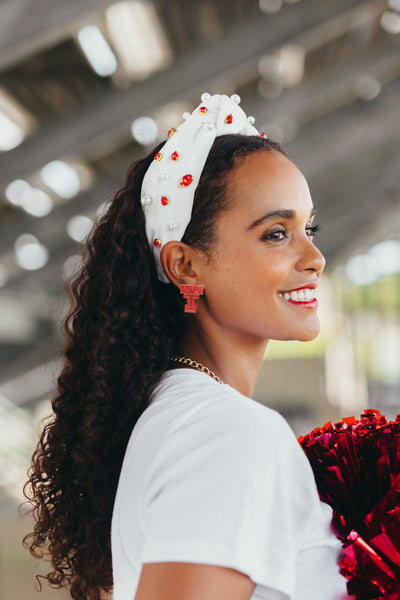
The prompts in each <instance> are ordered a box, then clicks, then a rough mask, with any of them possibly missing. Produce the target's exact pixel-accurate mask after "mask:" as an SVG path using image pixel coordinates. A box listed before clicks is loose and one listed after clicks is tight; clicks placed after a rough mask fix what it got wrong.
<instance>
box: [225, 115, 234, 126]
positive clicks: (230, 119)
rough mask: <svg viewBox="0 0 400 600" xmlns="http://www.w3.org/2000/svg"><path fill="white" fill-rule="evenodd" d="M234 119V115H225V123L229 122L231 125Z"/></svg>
mask: <svg viewBox="0 0 400 600" xmlns="http://www.w3.org/2000/svg"><path fill="white" fill-rule="evenodd" d="M232 121H233V117H232V115H227V116H226V117H225V123H228V125H230V124H231V123H232Z"/></svg>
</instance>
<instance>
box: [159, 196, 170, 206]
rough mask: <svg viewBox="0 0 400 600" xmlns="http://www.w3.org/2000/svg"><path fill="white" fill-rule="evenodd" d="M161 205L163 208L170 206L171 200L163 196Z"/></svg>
mask: <svg viewBox="0 0 400 600" xmlns="http://www.w3.org/2000/svg"><path fill="white" fill-rule="evenodd" d="M161 204H162V205H163V206H167V204H169V200H168V198H167V196H161Z"/></svg>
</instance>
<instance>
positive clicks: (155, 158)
mask: <svg viewBox="0 0 400 600" xmlns="http://www.w3.org/2000/svg"><path fill="white" fill-rule="evenodd" d="M161 159H162V154H161V152H156V153H155V155H154V160H161Z"/></svg>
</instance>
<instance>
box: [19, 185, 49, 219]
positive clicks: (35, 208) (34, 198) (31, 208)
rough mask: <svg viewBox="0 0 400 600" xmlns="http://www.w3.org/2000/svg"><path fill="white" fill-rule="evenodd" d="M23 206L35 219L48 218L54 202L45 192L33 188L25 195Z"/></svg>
mask: <svg viewBox="0 0 400 600" xmlns="http://www.w3.org/2000/svg"><path fill="white" fill-rule="evenodd" d="M21 206H22V208H23V209H24V210H25V211H26V212H27V213H29V214H30V215H32V216H33V217H46V216H47V215H48V214H49V213H50V212H51V210H52V208H53V200H52V199H51V198H50V196H49V195H48V194H46V192H44V191H43V190H39V189H38V188H31V189H30V190H29V192H28V193H25V194H24V195H23V198H22V204H21Z"/></svg>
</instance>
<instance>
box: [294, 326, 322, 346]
mask: <svg viewBox="0 0 400 600" xmlns="http://www.w3.org/2000/svg"><path fill="white" fill-rule="evenodd" d="M319 330H320V326H319V323H318V324H317V325H316V326H315V327H312V328H310V329H309V330H307V331H302V332H300V333H299V335H297V336H296V338H295V339H296V340H297V341H298V342H311V341H312V340H315V338H316V337H317V336H318V334H319Z"/></svg>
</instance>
